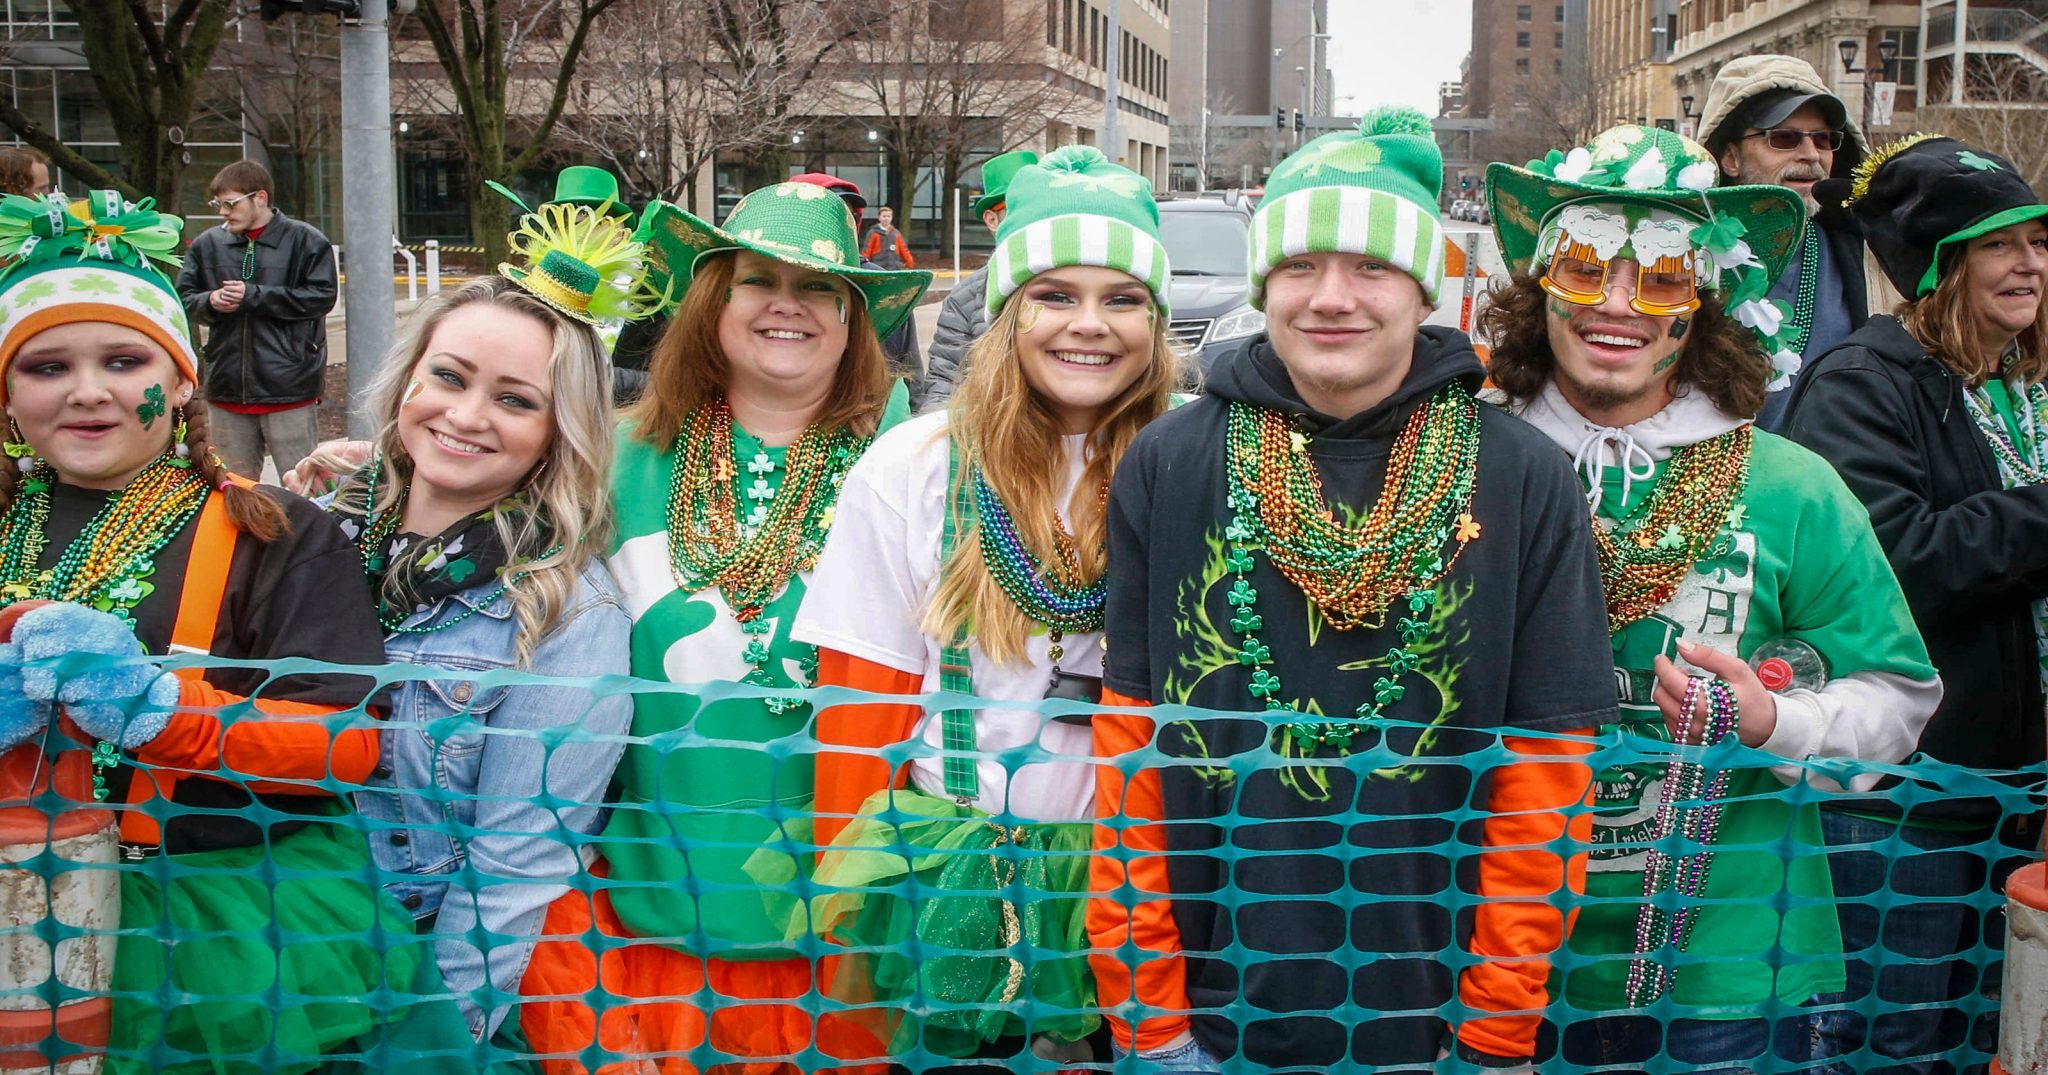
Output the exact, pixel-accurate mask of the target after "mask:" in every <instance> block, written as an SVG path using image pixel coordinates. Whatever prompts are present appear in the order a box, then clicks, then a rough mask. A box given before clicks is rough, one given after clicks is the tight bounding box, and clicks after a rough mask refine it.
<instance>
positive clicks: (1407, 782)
mask: <svg viewBox="0 0 2048 1075" xmlns="http://www.w3.org/2000/svg"><path fill="white" fill-rule="evenodd" d="M1482 375H1483V371H1482V370H1481V367H1480V365H1479V363H1478V360H1477V358H1476V357H1475V356H1474V355H1473V354H1472V350H1471V347H1470V344H1469V342H1468V341H1467V340H1466V338H1465V337H1464V336H1463V335H1462V334H1460V333H1457V332H1453V331H1450V330H1444V329H1435V328H1427V329H1424V330H1423V333H1422V334H1421V335H1420V336H1419V337H1418V340H1417V347H1416V353H1415V359H1414V363H1413V365H1412V367H1411V369H1410V371H1409V374H1408V377H1407V380H1406V382H1405V383H1404V384H1403V385H1402V386H1401V387H1400V388H1399V389H1398V390H1397V391H1396V392H1395V393H1394V394H1393V395H1392V396H1391V397H1390V398H1389V399H1388V400H1386V401H1385V402H1383V403H1382V404H1381V405H1379V406H1378V407H1375V408H1373V409H1372V410H1370V411H1367V412H1366V413H1364V414H1361V415H1358V416H1356V417H1354V418H1350V419H1347V420H1344V421H1336V420H1333V419H1331V418H1329V417H1328V416H1324V415H1319V414H1317V413H1315V412H1314V411H1312V410H1311V409H1310V408H1308V407H1307V406H1306V405H1305V404H1303V403H1302V402H1301V400H1300V399H1299V397H1298V396H1297V395H1296V394H1295V392H1294V390H1293V387H1292V384H1291V382H1290V381H1289V380H1288V378H1287V375H1286V372H1285V370H1284V368H1283V367H1282V366H1281V365H1280V363H1279V360H1278V359H1277V358H1276V357H1275V356H1274V354H1273V352H1272V349H1271V346H1270V344H1268V343H1267V342H1266V341H1265V340H1260V341H1257V342H1256V343H1255V344H1254V346H1252V347H1250V348H1247V349H1246V350H1245V351H1244V352H1241V353H1240V354H1239V355H1238V356H1237V357H1236V359H1235V360H1234V361H1231V362H1229V363H1228V364H1226V365H1224V366H1222V367H1220V368H1219V369H1218V370H1217V371H1216V373H1215V374H1214V375H1213V376H1212V379H1211V381H1210V384H1209V390H1210V395H1208V396H1207V397H1205V398H1203V399H1200V400H1197V401H1195V402H1193V403H1190V404H1188V405H1187V406H1185V407H1182V408H1180V409H1178V410H1176V411H1174V412H1172V413H1170V414H1168V415H1166V416H1164V417H1162V418H1160V419H1159V420H1158V421H1156V422H1154V423H1153V424H1152V425H1151V426H1150V427H1149V428H1147V429H1146V430H1145V431H1144V432H1143V433H1141V434H1140V435H1139V437H1138V438H1137V440H1136V442H1135V443H1134V444H1133V445H1132V447H1131V449H1130V451H1129V453H1128V454H1127V455H1126V456H1125V457H1124V459H1123V462H1122V464H1121V465H1120V466H1119V468H1118V471H1117V476H1116V481H1115V487H1114V489H1113V491H1112V493H1111V497H1110V511H1109V514H1110V561H1111V564H1112V566H1113V570H1112V571H1111V572H1110V589H1109V605H1108V629H1107V637H1108V646H1109V660H1108V665H1107V669H1106V677H1107V681H1108V684H1109V685H1110V686H1111V687H1112V688H1114V689H1115V690H1117V691H1119V692H1121V693H1124V694H1127V695H1131V696H1135V697H1139V698H1144V699H1147V700H1149V701H1151V702H1152V703H1154V704H1157V705H1165V704H1186V705H1192V706H1198V707H1203V708H1207V709H1215V710H1224V711H1246V712H1248V713H1250V714H1256V713H1257V711H1258V710H1260V709H1261V708H1262V704H1261V703H1260V702H1259V701H1258V700H1257V699H1255V698H1254V697H1253V696H1252V695H1251V694H1250V693H1249V692H1248V690H1247V688H1248V686H1249V683H1250V680H1251V669H1250V668H1247V667H1245V666H1244V665H1241V664H1240V663H1239V662H1238V660H1237V643H1238V640H1239V637H1240V636H1239V635H1237V634H1236V633H1235V632H1234V631H1232V630H1231V629H1230V627H1229V621H1230V619H1231V616H1232V614H1233V613H1234V612H1235V609H1234V608H1233V607H1232V606H1231V605H1230V604H1229V602H1228V600H1227V595H1228V594H1229V592H1230V590H1231V586H1232V582H1233V581H1234V579H1235V576H1234V575H1233V574H1232V572H1231V571H1230V570H1229V568H1228V567H1227V566H1226V564H1225V562H1224V561H1225V555H1226V552H1227V548H1228V546H1227V543H1226V541H1225V539H1224V527H1225V526H1226V525H1227V524H1228V522H1229V521H1230V516H1231V512H1230V508H1229V506H1228V505H1227V503H1226V500H1225V497H1226V488H1225V480H1224V439H1225V424H1226V420H1227V416H1228V411H1229V404H1230V403H1231V402H1232V401H1233V400H1241V401H1245V402H1250V403H1256V404H1259V405H1261V406H1266V407H1271V408H1274V409H1278V410H1281V411H1283V412H1285V413H1288V414H1290V415H1293V416H1294V417H1295V421H1296V425H1297V428H1299V429H1301V430H1302V431H1303V432H1304V433H1305V434H1307V436H1308V441H1307V450H1308V452H1309V454H1310V455H1311V456H1312V457H1313V459H1314V460H1315V463H1316V467H1317V470H1318V472H1319V473H1320V475H1321V477H1322V481H1323V491H1324V495H1325V497H1326V499H1327V500H1328V502H1329V503H1330V505H1331V507H1332V509H1333V510H1334V511H1336V512H1337V514H1338V516H1339V518H1345V517H1347V516H1349V517H1350V518H1352V519H1353V520H1357V519H1359V518H1362V517H1363V514H1364V513H1365V512H1366V511H1367V510H1368V509H1369V508H1370V507H1371V505H1372V504H1373V502H1374V500H1375V498H1377V496H1378V495H1379V491H1380V485H1381V482H1382V479H1383V477H1384V475H1385V471H1386V465H1387V455H1388V450H1389V449H1390V447H1391V446H1392V444H1393V441H1394V438H1395V436H1396V434H1397V433H1398V431H1399V430H1400V429H1401V427H1402V425H1403V424H1404V423H1405V422H1406V421H1407V419H1408V417H1409V416H1410V415H1411V414H1412V413H1413V412H1414V409H1415V408H1416V407H1417V406H1418V405H1420V403H1421V402H1422V401H1423V400H1425V399H1427V398H1428V397H1429V396H1430V395H1432V394H1434V393H1435V392H1436V391H1437V390H1438V389H1439V388H1441V387H1443V386H1444V385H1446V384H1448V383H1450V382H1452V381H1454V380H1463V381H1465V382H1466V383H1467V385H1468V387H1471V388H1473V389H1475V390H1476V388H1477V385H1478V382H1479V380H1480V378H1481V376H1482ZM1480 427H1481V434H1480V435H1481V447H1480V456H1479V472H1478V479H1477V482H1476V484H1475V486H1474V492H1473V499H1472V504H1471V512H1472V515H1473V517H1474V519H1475V521H1477V522H1478V523H1479V524H1480V526H1481V528H1482V529H1481V534H1480V537H1479V538H1478V539H1477V540H1475V541H1473V542H1471V543H1470V544H1469V545H1468V546H1467V547H1466V548H1465V550H1464V552H1463V554H1462V555H1461V556H1460V558H1459V559H1458V560H1457V562H1456V564H1455V566H1454V567H1453V568H1452V570H1451V571H1450V572H1449V573H1448V574H1447V575H1446V576H1445V577H1444V578H1443V580H1442V581H1441V583H1440V584H1439V586H1438V593H1439V598H1438V606H1437V609H1436V611H1435V614H1434V616H1433V618H1432V622H1433V623H1434V625H1435V629H1434V630H1433V631H1431V633H1430V634H1429V635H1428V637H1427V638H1426V639H1425V640H1423V641H1422V642H1421V643H1420V644H1418V645H1415V646H1413V647H1411V648H1412V649H1413V650H1414V651H1415V652H1417V653H1418V654H1419V655H1420V656H1421V663H1420V664H1419V666H1418V667H1417V668H1416V669H1415V670H1414V671H1412V672H1410V673H1408V674H1407V675H1406V676H1405V677H1404V678H1403V680H1402V682H1403V683H1404V684H1405V685H1406V686H1407V688H1408V689H1407V691H1406V693H1405V695H1404V696H1403V697H1402V698H1401V699H1400V700H1399V701H1397V702H1394V703H1393V704H1392V705H1390V706H1389V707H1388V709H1387V713H1388V715H1389V716H1390V717H1391V718H1393V720H1394V721H1396V722H1398V723H1396V724H1393V725H1390V726H1388V727H1386V728H1385V729H1382V730H1369V731H1367V732H1366V733H1365V734H1361V735H1359V736H1357V737H1356V738H1354V739H1353V741H1352V743H1351V744H1350V746H1349V748H1347V749H1346V750H1343V751H1339V750H1336V749H1333V748H1331V747H1324V748H1322V749H1320V750H1318V751H1315V752H1312V756H1309V757H1304V756H1303V755H1302V752H1301V750H1300V749H1299V748H1298V747H1296V746H1295V745H1294V743H1293V741H1292V740H1291V738H1290V737H1289V736H1287V734H1286V733H1285V730H1284V728H1280V727H1276V726H1274V725H1272V724H1270V723H1269V722H1268V721H1267V720H1266V719H1265V718H1264V717H1263V716H1257V715H1248V716H1246V717H1245V718H1242V719H1234V718H1229V717H1220V716H1218V717H1209V718H1203V719H1198V720H1177V721H1176V720H1172V719H1170V718H1169V719H1164V720H1162V725H1161V728H1160V731H1159V733H1158V741H1157V749H1158V751H1159V753H1160V754H1161V755H1163V757H1162V758H1161V760H1160V763H1159V769H1160V775H1161V784H1162V791H1163V794H1164V796H1165V807H1166V814H1167V817H1168V818H1169V819H1170V820H1173V821H1186V822H1192V823H1188V824H1172V825H1169V826H1168V832H1169V837H1168V839H1169V842H1170V846H1171V848H1172V850H1173V852H1174V853H1173V855H1172V857H1171V859H1170V863H1169V867H1168V872H1169V876H1170V878H1171V881H1172V885H1173V891H1174V894H1175V895H1174V916H1175V920H1176V922H1177V924H1178V926H1179V928H1180V932H1181V940H1182V946H1183V949H1184V950H1185V952H1186V953H1187V992H1188V998H1189V1000H1190V1002H1191V1003H1192V1005H1193V1006H1194V1008H1195V1009H1196V1010H1198V1011H1199V1010H1201V1009H1204V1008H1210V1009H1222V1008H1223V1007H1225V1006H1226V1005H1233V1004H1242V1005H1244V1009H1243V1010H1242V1014H1240V1015H1238V1016H1236V1017H1225V1016H1224V1015H1220V1014H1219V1015H1198V1016H1196V1017H1195V1021H1194V1030H1195V1034H1196V1035H1197V1037H1198V1038H1200V1039H1201V1040H1202V1041H1203V1043H1204V1044H1205V1045H1207V1046H1208V1047H1209V1048H1211V1050H1212V1051H1215V1052H1217V1053H1219V1054H1220V1055H1228V1054H1230V1053H1232V1052H1240V1053H1241V1055H1242V1056H1243V1057H1244V1058H1245V1059H1246V1060H1249V1061H1250V1062H1252V1063H1255V1064H1264V1065H1277V1064H1287V1065H1298V1064H1331V1063H1343V1062H1345V1061H1347V1060H1349V1061H1351V1062H1356V1063H1372V1064H1416V1065H1419V1066H1424V1067H1426V1066H1428V1065H1430V1064H1431V1063H1433V1062H1434V1060H1435V1058H1436V1055H1437V1049H1438V1048H1439V1046H1440V1044H1441V1039H1442V1034H1443V1030H1444V1024H1443V1020H1442V1019H1441V1018H1440V1017H1439V1016H1438V1015H1437V1011H1438V1009H1439V1006H1440V1005H1443V1004H1446V1003H1448V1002H1449V1001H1450V1000H1451V997H1452V990H1453V988H1454V987H1455V974H1456V969H1455V968H1456V967H1457V966H1458V961H1457V959H1456V958H1455V955H1454V953H1455V951H1456V950H1457V949H1459V948H1460V947H1461V946H1462V945H1463V944H1464V943H1465V941H1466V939H1467V937H1468V934H1469V916H1468V911H1469V909H1470V908H1471V907H1472V906H1473V905H1474V904H1475V903H1477V902H1478V900H1479V899H1480V898H1482V896H1483V895H1484V893H1483V892H1482V891H1481V887H1480V884H1479V878H1478V870H1477V867H1476V856H1475V855H1473V854H1472V853H1471V852H1472V850H1473V849H1476V848H1477V846H1478V844H1479V826H1478V822H1479V821H1480V820H1481V818H1482V817H1483V814H1484V811H1485V807H1486V801H1487V800H1486V792H1487V785H1486V782H1485V779H1484V775H1485V772H1486V770H1487V769H1489V768H1490V767H1492V766H1493V765H1497V764H1500V763H1501V762H1502V761H1503V760H1505V753H1504V752H1503V750H1502V748H1501V747H1500V745H1499V741H1498V739H1499V732H1500V731H1501V730H1503V729H1523V730H1563V729H1573V728H1590V727H1592V726H1594V725H1599V724H1605V723H1609V722H1611V721H1612V720H1614V719H1615V685H1614V674H1613V665H1612V661H1611V652H1610V650H1609V648H1608V644H1607V628H1606V611H1605V605H1604V603H1603V601H1602V598H1601V591H1600V571H1599V565H1598V560H1597V557H1596V555H1595V553H1594V549H1593V543H1592V538H1591V534H1590V531H1589V527H1588V521H1587V518H1586V508H1585V500H1584V497H1583V495H1582V493H1581V492H1580V489H1579V485H1578V481H1577V479H1576V477H1575V476H1574V475H1573V474H1572V472H1571V469H1570V467H1569V465H1568V464H1567V462H1566V460H1565V458H1564V457H1563V455H1562V454H1561V453H1559V452H1558V451H1557V449H1556V447H1555V446H1554V445H1552V444H1551V443H1550V442H1549V441H1548V440H1547V439H1545V438H1544V437H1543V436H1542V435H1541V434H1539V433H1537V432H1536V431H1535V430H1534V429H1532V428H1530V427H1529V426H1527V425H1525V424H1523V423H1522V422H1521V421H1520V420H1519V419H1516V418H1512V417H1509V416H1508V415H1506V414H1504V413H1502V412H1500V411H1497V410H1495V409H1493V408H1492V407H1488V406H1482V407H1481V415H1480ZM1251 582H1252V585H1253V587H1254V588H1255V589H1256V590H1257V592H1258V604H1257V608H1258V611H1259V613H1260V614H1261V615H1262V617H1263V619H1264V626H1263V628H1262V630H1261V631H1260V633H1259V637H1260V639H1261V640H1262V641H1263V642H1265V643H1266V644H1267V645H1268V646H1270V647H1271V649H1272V651H1273V655H1274V664H1273V666H1272V668H1273V670H1274V671H1276V672H1277V674H1278V675H1279V677H1280V679H1281V682H1282V684H1283V691H1282V694H1283V697H1284V699H1285V700H1286V701H1288V702H1289V703H1291V704H1292V705H1294V706H1295V707H1297V708H1299V709H1301V710H1303V711H1304V712H1309V713H1320V714H1329V715H1331V716H1333V717H1341V716H1348V715H1349V714H1351V713H1352V712H1353V710H1355V709H1356V708H1357V707H1358V705H1359V704H1360V703H1361V702H1365V701H1368V700H1370V699H1371V698H1372V696H1373V693H1374V682H1375V680H1377V679H1379V678H1381V677H1384V676H1386V675H1387V674H1388V670H1387V668H1386V663H1385V657H1386V654H1387V651H1388V650H1389V649H1390V648H1391V647H1392V646H1393V645H1395V644H1396V643H1398V642H1399V641H1400V636H1399V634H1398V632H1397V630H1396V627H1395V624H1394V622H1393V621H1394V619H1395V618H1396V617H1394V616H1390V617H1389V618H1388V622H1387V623H1386V625H1385V626H1383V627H1381V628H1379V629H1372V628H1364V627H1361V628H1358V629H1354V630H1349V631H1341V630H1337V629H1335V628H1334V627H1332V626H1331V625H1330V623H1329V622H1328V621H1327V620H1325V619H1323V618H1322V617H1321V616H1320V615H1319V614H1317V613H1316V612H1315V610H1314V609H1313V608H1312V606H1311V605H1310V603H1309V602H1308V600H1307V599H1306V597H1304V596H1303V594H1302V593H1301V592H1300V591H1299V590H1297V589H1295V588H1294V587H1293V586H1292V585H1291V584H1290V583H1289V582H1287V580H1286V579H1285V578H1284V577H1283V576H1282V575H1281V574H1280V573H1279V572H1278V571H1277V570H1276V569H1275V568H1273V566H1272V565H1271V563H1270V562H1269V561H1268V560H1267V559H1266V558H1265V557H1264V556H1263V555H1259V556H1257V557H1256V566H1255V567H1254V569H1253V572H1252V575H1251ZM1183 759H1200V760H1195V761H1187V760H1183ZM1212 953H1213V954H1214V955H1213V956H1212V955H1211V954H1212ZM1240 968H1242V972H1241V973H1242V978H1241V980H1240ZM1240 1035H1241V1041H1240Z"/></svg>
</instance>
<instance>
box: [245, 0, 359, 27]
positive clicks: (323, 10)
mask: <svg viewBox="0 0 2048 1075" xmlns="http://www.w3.org/2000/svg"><path fill="white" fill-rule="evenodd" d="M291 12H298V13H301V14H306V15H334V16H338V17H340V18H343V19H353V18H358V17H360V16H361V15H362V12H363V5H362V2H361V0H261V2H260V4H259V5H258V8H257V13H258V14H260V15H262V16H263V21H264V22H276V21H277V20H278V18H279V17H280V16H283V15H285V14H288V13H291Z"/></svg>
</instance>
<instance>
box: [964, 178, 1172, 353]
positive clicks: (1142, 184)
mask: <svg viewBox="0 0 2048 1075" xmlns="http://www.w3.org/2000/svg"><path fill="white" fill-rule="evenodd" d="M1004 201H1005V204H1006V205H1007V206H1008V208H1007V209H1006V210H1005V212H1004V214H1003V223H1002V226H1001V227H999V228H997V229H996V249H995V252H994V253H993V254H991V255H990V256H989V261H988V298H987V309H988V315H989V317H990V318H994V317H995V316H996V315H997V314H999V313H1001V312H1002V309H1003V305H1004V303H1006V302H1008V301H1009V298H1010V296H1011V295H1014V294H1016V292H1017V289H1018V288H1021V287H1023V286H1024V285H1025V284H1026V283H1027V282H1029V281H1030V279H1031V278H1032V277H1034V276H1037V275H1038V274H1039V273H1042V272H1045V271H1047V270H1049V269H1054V268H1058V267H1059V266H1062V265H1098V266H1101V267H1103V268H1106V269H1115V270H1117V271H1118V272H1122V273H1126V274H1128V275H1129V276H1130V277H1131V278H1132V279H1135V280H1137V281H1138V282H1139V283H1142V284H1144V285H1145V288H1146V290H1148V291H1150V292H1151V293H1152V301H1153V303H1154V304H1156V305H1157V306H1158V307H1159V309H1160V311H1161V313H1162V315H1163V314H1164V312H1165V311H1166V308H1167V303H1166V291H1167V284H1168V282H1169V281H1170V280H1172V278H1173V274H1172V272H1171V271H1170V270H1169V269H1168V268H1167V263H1166V247H1165V245H1164V244H1162V243H1161V242H1160V241H1159V204H1158V203H1157V202H1155V201H1153V200H1152V184H1151V181H1149V180H1147V179H1146V178H1145V177H1144V176H1141V175H1139V174H1138V173H1136V172H1133V171H1131V170H1130V169H1129V168H1125V167H1123V166H1122V165H1119V164H1112V163H1110V160H1109V158H1108V157H1105V156H1103V155H1102V151H1101V150H1099V149H1096V148H1095V147H1094V146H1061V147H1060V148H1058V149H1056V150H1053V151H1052V152H1051V153H1049V154H1047V155H1046V157H1045V159H1044V160H1041V161H1039V162H1038V163H1037V164H1032V165H1027V166H1025V167H1023V168H1020V169H1018V170H1017V174H1016V175H1015V176H1013V177H1012V178H1011V179H1010V185H1009V188H1008V189H1007V190H1006V191H1005V192H1004Z"/></svg>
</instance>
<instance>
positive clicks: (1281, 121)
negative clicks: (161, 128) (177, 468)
mask: <svg viewBox="0 0 2048 1075" xmlns="http://www.w3.org/2000/svg"><path fill="white" fill-rule="evenodd" d="M266 2H268V0H266ZM1273 126H1275V127H1278V128H1280V129H1281V130H1283V131H1284V130H1286V129H1287V110H1286V109H1284V108H1276V109H1274V110H1273Z"/></svg>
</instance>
